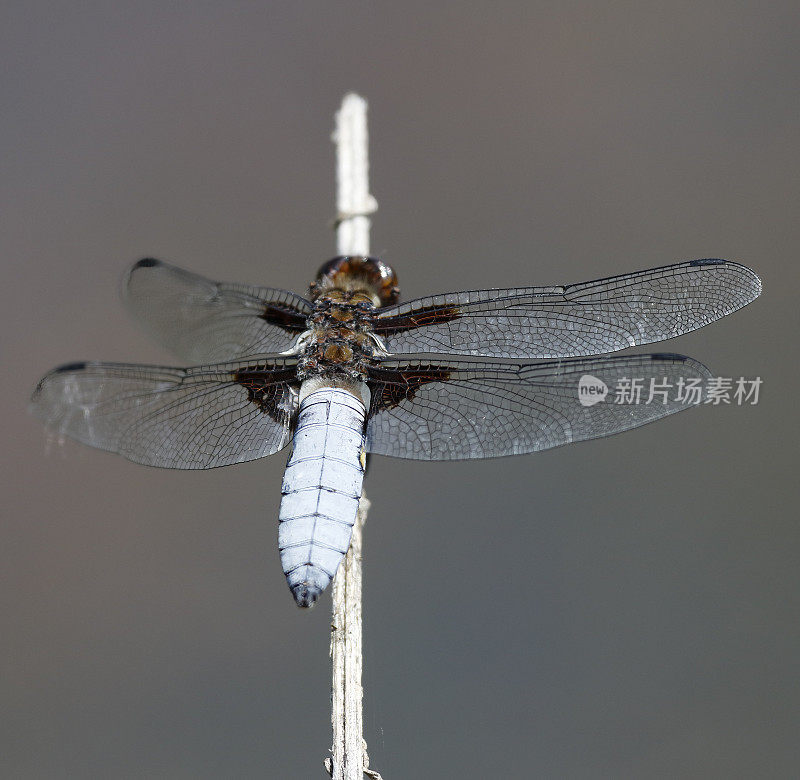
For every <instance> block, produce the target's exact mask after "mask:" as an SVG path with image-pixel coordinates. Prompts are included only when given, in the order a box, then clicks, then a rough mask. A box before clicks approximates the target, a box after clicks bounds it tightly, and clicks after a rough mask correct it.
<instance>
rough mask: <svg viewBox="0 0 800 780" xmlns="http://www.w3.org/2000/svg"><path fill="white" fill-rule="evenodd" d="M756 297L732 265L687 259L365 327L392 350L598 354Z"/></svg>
mask: <svg viewBox="0 0 800 780" xmlns="http://www.w3.org/2000/svg"><path fill="white" fill-rule="evenodd" d="M760 292H761V280H760V279H759V278H758V276H756V274H755V273H753V271H751V270H750V269H749V268H747V267H745V266H743V265H740V264H739V263H733V262H729V261H727V260H693V261H691V262H687V263H678V264H676V265H668V266H664V267H663V268H653V269H651V270H649V271H638V272H637V273H632V274H624V275H622V276H612V277H610V278H608V279H599V280H597V281H593V282H584V283H582V284H573V285H569V286H566V287H522V288H516V289H508V290H474V291H471V292H460V293H449V294H446V295H434V296H431V297H429V298H420V299H418V300H415V301H410V302H409V303H404V304H400V305H398V306H392V307H390V308H386V309H382V310H380V312H379V313H377V314H376V316H375V318H374V328H375V333H376V334H377V335H379V336H381V337H382V338H383V339H384V342H385V344H386V347H387V349H388V350H389V352H395V353H409V352H417V353H423V352H445V353H448V354H457V355H478V356H484V357H495V358H527V359H535V358H563V357H577V356H581V355H601V354H605V353H607V352H616V351H617V350H620V349H625V348H626V347H632V346H636V345H638V344H649V343H651V342H654V341H662V340H664V339H670V338H673V337H674V336H679V335H681V334H682V333H688V332H689V331H691V330H695V329H696V328H700V327H702V326H703V325H707V324H708V323H710V322H713V321H714V320H717V319H719V318H720V317H724V316H725V315H726V314H730V313H731V312H733V311H736V309H739V308H741V307H742V306H745V305H746V304H748V303H750V301H752V300H753V299H754V298H756V297H757V296H758V295H759V293H760Z"/></svg>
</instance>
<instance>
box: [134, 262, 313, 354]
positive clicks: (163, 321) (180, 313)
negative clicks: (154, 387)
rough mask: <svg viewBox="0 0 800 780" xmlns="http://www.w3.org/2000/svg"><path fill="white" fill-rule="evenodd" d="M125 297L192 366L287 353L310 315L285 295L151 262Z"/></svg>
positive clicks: (137, 270)
mask: <svg viewBox="0 0 800 780" xmlns="http://www.w3.org/2000/svg"><path fill="white" fill-rule="evenodd" d="M122 296H123V299H124V301H125V303H126V305H127V308H128V310H129V311H130V312H131V313H132V314H133V315H134V316H135V317H136V319H137V320H139V321H140V322H141V324H142V325H143V326H144V327H145V329H146V330H147V331H148V333H149V334H150V335H151V336H153V337H154V338H155V339H156V340H157V341H159V342H160V343H161V344H163V345H164V346H165V347H166V348H167V349H169V350H170V351H171V352H172V353H173V354H174V355H175V356H176V357H178V358H180V359H181V360H185V361H187V362H189V363H194V364H198V363H216V362H219V361H223V360H234V359H236V358H242V357H248V356H250V355H263V354H267V353H271V352H285V351H286V350H288V349H290V348H291V346H292V344H293V343H294V341H295V339H296V338H297V336H298V335H299V334H300V333H302V332H303V331H304V330H305V329H306V318H307V317H308V315H309V313H310V312H311V304H310V303H309V302H308V301H307V300H305V298H301V297H300V296H299V295H295V294H294V293H291V292H287V291H286V290H273V289H270V288H268V287H249V286H247V285H244V284H227V283H225V282H214V281H212V280H210V279H206V278H205V277H203V276H199V275H198V274H193V273H190V272H189V271H184V270H183V269H182V268H177V267H176V266H174V265H169V264H168V263H162V262H161V261H160V260H150V259H146V260H140V261H139V262H138V263H136V264H135V265H134V266H133V267H132V268H131V270H130V271H128V274H127V276H126V277H125V280H124V282H123V290H122Z"/></svg>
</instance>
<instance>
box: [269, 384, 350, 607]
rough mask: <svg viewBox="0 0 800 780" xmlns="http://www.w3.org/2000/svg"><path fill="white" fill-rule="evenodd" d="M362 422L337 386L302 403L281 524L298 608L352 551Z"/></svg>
mask: <svg viewBox="0 0 800 780" xmlns="http://www.w3.org/2000/svg"><path fill="white" fill-rule="evenodd" d="M365 418H366V408H365V406H364V403H363V402H362V401H361V399H359V398H356V396H355V395H353V394H352V393H350V392H348V391H346V390H342V389H340V388H331V387H325V388H320V389H317V390H314V391H312V392H311V393H309V394H308V395H307V396H306V397H305V398H304V399H303V400H302V401H301V402H300V410H299V416H298V422H297V429H296V431H295V435H294V450H293V451H292V455H291V457H290V458H289V463H288V464H287V466H286V473H285V475H284V478H283V486H282V488H281V493H282V499H281V510H280V524H279V526H278V547H279V549H280V554H281V565H282V566H283V571H284V574H286V581H287V582H288V584H289V587H290V588H291V590H292V594H293V595H294V598H295V601H296V602H297V604H298V606H301V607H310V606H312V605H313V604H314V602H315V601H316V600H317V598H318V596H319V594H320V593H322V591H323V590H324V589H325V588H326V587H327V586H328V583H330V581H331V579H332V577H333V575H334V574H335V573H336V569H337V568H338V566H339V563H340V562H341V560H342V558H343V557H344V555H345V553H346V552H347V548H348V547H349V546H350V536H351V533H352V529H353V523H355V519H356V512H357V511H358V501H359V498H360V497H361V486H362V483H363V481H364V465H363V457H362V453H363V450H364V421H365Z"/></svg>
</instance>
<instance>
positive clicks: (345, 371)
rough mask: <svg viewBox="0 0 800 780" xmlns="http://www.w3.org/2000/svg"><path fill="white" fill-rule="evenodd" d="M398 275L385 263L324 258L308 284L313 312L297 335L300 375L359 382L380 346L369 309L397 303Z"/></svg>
mask: <svg viewBox="0 0 800 780" xmlns="http://www.w3.org/2000/svg"><path fill="white" fill-rule="evenodd" d="M399 292H400V291H399V288H398V287H397V277H396V276H395V274H394V271H392V269H391V268H390V267H389V266H388V265H386V264H385V263H384V262H383V261H381V260H378V259H377V258H372V257H361V256H346V257H336V258H334V259H333V260H330V261H328V262H327V263H325V265H323V266H322V268H321V269H320V270H319V273H318V274H317V277H316V280H315V281H314V282H313V283H312V284H311V287H310V294H311V299H312V300H313V302H314V311H313V312H312V313H311V315H310V316H309V318H308V320H307V327H308V330H307V331H306V333H305V334H304V338H301V342H300V345H301V346H302V353H301V358H300V363H299V365H298V378H300V379H301V380H303V379H308V378H311V377H314V376H325V377H329V378H330V379H332V380H334V379H336V380H348V381H361V382H363V381H364V380H365V379H366V376H367V364H368V363H369V361H370V359H371V358H372V356H373V355H374V354H375V353H376V352H382V351H384V350H383V346H382V343H381V341H380V339H378V338H377V337H376V336H375V335H374V333H373V324H372V313H373V312H374V310H375V309H376V308H377V307H380V306H386V305H389V304H391V303H394V302H396V300H397V298H398V296H399Z"/></svg>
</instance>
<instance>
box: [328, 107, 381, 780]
mask: <svg viewBox="0 0 800 780" xmlns="http://www.w3.org/2000/svg"><path fill="white" fill-rule="evenodd" d="M333 140H334V142H335V143H336V161H337V166H336V177H337V198H336V208H337V218H336V243H337V249H338V253H339V254H340V255H368V254H369V228H370V219H369V214H372V213H373V212H374V211H375V210H376V209H377V203H376V202H375V199H374V198H373V197H372V195H370V194H369V164H368V157H367V103H366V101H365V100H364V99H363V98H361V97H359V96H358V95H355V94H352V93H351V94H349V95H345V97H344V100H343V101H342V107H341V109H340V110H339V111H338V112H337V114H336V130H335V132H334V135H333ZM368 510H369V501H368V500H367V497H366V495H364V494H362V496H361V502H360V504H359V507H358V516H357V518H356V522H355V525H354V526H353V538H352V541H351V542H350V549H349V550H348V552H347V555H346V556H345V558H344V560H343V561H342V563H341V565H340V566H339V570H338V571H337V573H336V576H335V577H334V580H333V594H332V595H333V618H332V621H331V668H332V685H331V725H332V727H333V746H332V747H331V753H332V757H330V758H327V759H326V760H325V767H326V769H327V770H328V773H329V774H330V775H331V777H333V778H334V780H363V778H364V777H368V778H371V780H381V776H380V775H379V774H378V773H377V772H375V771H373V770H370V769H369V757H368V756H367V743H366V742H365V741H364V736H363V731H364V729H363V718H362V700H363V689H362V688H361V659H362V646H361V639H362V632H361V540H362V537H361V531H362V527H363V525H364V521H365V520H366V519H367V511H368Z"/></svg>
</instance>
